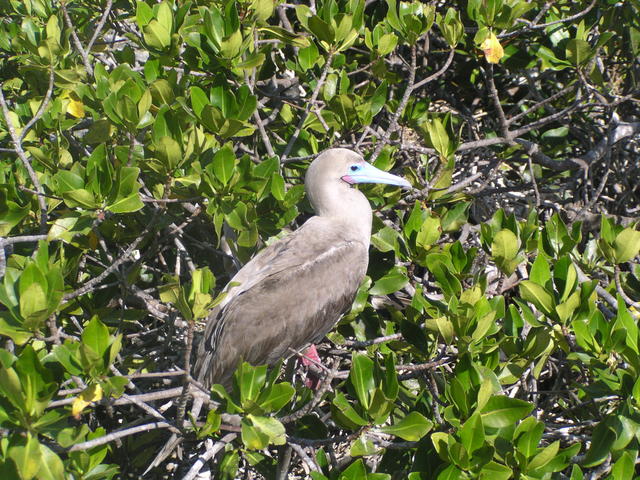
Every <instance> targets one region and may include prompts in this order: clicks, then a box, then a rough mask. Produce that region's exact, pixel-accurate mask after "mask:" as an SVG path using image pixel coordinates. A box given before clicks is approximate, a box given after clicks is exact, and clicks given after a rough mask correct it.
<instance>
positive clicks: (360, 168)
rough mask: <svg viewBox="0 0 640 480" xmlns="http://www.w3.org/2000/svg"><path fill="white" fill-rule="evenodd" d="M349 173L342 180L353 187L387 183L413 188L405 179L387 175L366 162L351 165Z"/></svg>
mask: <svg viewBox="0 0 640 480" xmlns="http://www.w3.org/2000/svg"><path fill="white" fill-rule="evenodd" d="M348 172H349V173H348V174H347V175H343V176H342V180H344V181H345V182H347V183H349V184H351V185H353V184H355V183H386V184H387V185H395V186H397V187H403V188H411V184H410V183H409V182H407V181H406V180H405V179H404V178H402V177H398V176H397V175H392V174H390V173H387V172H385V171H383V170H380V169H379V168H376V167H374V166H373V165H371V164H369V163H366V162H360V163H355V164H353V165H350V166H349V167H348Z"/></svg>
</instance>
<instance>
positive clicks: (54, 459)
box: [38, 444, 65, 480]
mask: <svg viewBox="0 0 640 480" xmlns="http://www.w3.org/2000/svg"><path fill="white" fill-rule="evenodd" d="M40 455H41V458H42V461H41V462H40V470H38V480H59V479H61V478H64V476H65V468H64V464H63V463H62V460H61V459H60V457H59V456H58V455H56V454H55V453H54V452H53V451H52V450H51V449H49V448H48V447H46V446H44V445H42V444H41V445H40Z"/></svg>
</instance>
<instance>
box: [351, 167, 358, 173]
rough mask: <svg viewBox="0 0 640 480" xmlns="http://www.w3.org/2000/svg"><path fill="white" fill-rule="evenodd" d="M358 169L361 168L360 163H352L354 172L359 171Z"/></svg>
mask: <svg viewBox="0 0 640 480" xmlns="http://www.w3.org/2000/svg"><path fill="white" fill-rule="evenodd" d="M358 170H360V165H351V171H352V172H357V171H358Z"/></svg>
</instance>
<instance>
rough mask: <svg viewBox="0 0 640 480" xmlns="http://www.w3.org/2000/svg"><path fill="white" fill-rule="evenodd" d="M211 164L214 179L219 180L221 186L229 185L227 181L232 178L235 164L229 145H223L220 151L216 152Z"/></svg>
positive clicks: (234, 157)
mask: <svg viewBox="0 0 640 480" xmlns="http://www.w3.org/2000/svg"><path fill="white" fill-rule="evenodd" d="M211 163H212V166H213V174H214V175H215V177H216V178H217V179H218V180H220V182H221V183H222V184H223V185H226V184H227V183H229V180H230V179H231V177H232V176H233V171H234V167H235V163H236V156H235V154H234V153H233V149H232V148H231V145H229V144H225V145H224V146H223V147H222V148H221V149H220V150H218V151H217V152H216V154H215V155H214V156H213V160H212V162H211Z"/></svg>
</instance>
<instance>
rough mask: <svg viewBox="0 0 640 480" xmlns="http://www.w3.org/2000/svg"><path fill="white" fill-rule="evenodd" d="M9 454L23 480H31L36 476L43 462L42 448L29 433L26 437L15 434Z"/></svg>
mask: <svg viewBox="0 0 640 480" xmlns="http://www.w3.org/2000/svg"><path fill="white" fill-rule="evenodd" d="M12 440H13V441H12V442H11V446H10V447H9V449H8V451H7V456H8V457H9V458H10V459H11V460H13V463H14V464H15V466H16V468H17V470H18V472H19V473H20V479H21V480H30V479H32V478H34V477H35V476H36V474H37V473H38V471H39V470H40V465H41V463H42V450H41V449H40V443H39V442H38V440H37V439H36V438H34V437H32V436H31V434H27V436H26V438H22V437H18V436H14V437H13V438H12Z"/></svg>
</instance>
